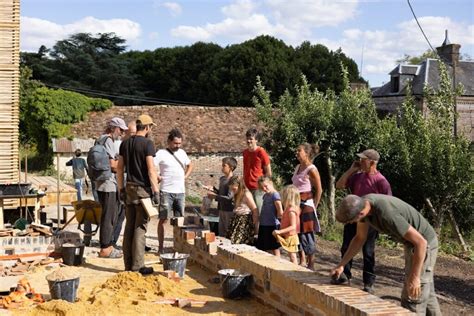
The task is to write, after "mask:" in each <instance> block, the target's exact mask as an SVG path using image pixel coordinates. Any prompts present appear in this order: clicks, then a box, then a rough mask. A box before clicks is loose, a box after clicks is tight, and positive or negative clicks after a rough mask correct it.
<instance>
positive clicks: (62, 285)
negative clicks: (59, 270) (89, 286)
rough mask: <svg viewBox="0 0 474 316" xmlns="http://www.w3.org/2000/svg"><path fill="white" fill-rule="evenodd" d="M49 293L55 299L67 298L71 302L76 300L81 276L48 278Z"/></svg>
mask: <svg viewBox="0 0 474 316" xmlns="http://www.w3.org/2000/svg"><path fill="white" fill-rule="evenodd" d="M48 285H49V293H50V294H51V299H53V300H65V301H68V302H71V303H74V302H75V301H76V295H77V289H78V288H79V278H75V279H70V280H63V281H50V280H48Z"/></svg>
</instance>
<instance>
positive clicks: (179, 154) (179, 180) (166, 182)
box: [154, 148, 191, 193]
mask: <svg viewBox="0 0 474 316" xmlns="http://www.w3.org/2000/svg"><path fill="white" fill-rule="evenodd" d="M173 153H174V156H175V157H176V158H178V160H179V161H181V163H182V164H183V166H184V168H186V167H187V166H188V165H189V164H190V162H191V160H189V157H188V155H187V154H186V152H185V151H184V150H182V149H181V148H180V149H178V151H175V152H173ZM154 161H155V166H156V168H157V170H159V171H160V176H161V182H160V190H161V191H163V192H167V193H184V192H185V184H184V169H183V167H181V165H180V164H179V162H177V161H176V159H175V158H174V157H173V156H172V155H171V153H170V152H169V151H168V150H166V149H160V150H158V151H157V152H156V155H155V158H154Z"/></svg>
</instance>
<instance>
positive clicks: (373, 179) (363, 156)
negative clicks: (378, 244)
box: [336, 149, 392, 293]
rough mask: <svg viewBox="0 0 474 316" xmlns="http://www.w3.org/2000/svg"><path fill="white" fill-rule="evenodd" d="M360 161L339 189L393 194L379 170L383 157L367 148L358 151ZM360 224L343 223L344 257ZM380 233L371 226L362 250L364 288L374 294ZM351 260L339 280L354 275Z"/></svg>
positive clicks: (359, 193) (341, 179)
mask: <svg viewBox="0 0 474 316" xmlns="http://www.w3.org/2000/svg"><path fill="white" fill-rule="evenodd" d="M357 156H358V157H359V160H358V161H354V162H353V163H352V165H351V167H350V168H349V169H348V170H347V171H346V172H345V173H344V174H343V175H342V176H341V178H340V179H339V180H338V181H337V183H336V188H337V189H346V188H348V189H349V190H350V192H351V193H352V194H355V195H357V196H363V195H366V194H369V193H378V194H386V195H392V189H391V188H390V184H389V183H388V181H387V179H385V177H384V176H383V175H382V174H381V173H380V172H379V171H378V170H377V163H378V161H379V160H380V155H379V153H378V152H377V151H376V150H374V149H367V150H364V151H363V152H361V153H359V154H357ZM356 231H357V225H356V224H346V225H344V235H343V241H342V246H341V256H344V254H345V253H346V251H347V248H348V247H349V244H350V242H351V240H352V239H353V238H354V236H355V235H356ZM377 237H378V232H377V231H376V230H375V229H373V228H369V231H368V235H367V240H366V242H365V243H364V246H363V248H362V253H363V258H364V259H363V260H364V266H363V274H362V278H363V281H364V288H363V289H364V291H366V292H369V293H373V292H374V288H373V286H374V282H375V269H374V268H375V241H376V240H377ZM351 268H352V260H350V261H349V262H347V264H346V265H345V266H344V275H343V276H342V277H341V278H340V279H339V282H341V283H344V282H346V281H348V282H350V280H351V278H352V273H351Z"/></svg>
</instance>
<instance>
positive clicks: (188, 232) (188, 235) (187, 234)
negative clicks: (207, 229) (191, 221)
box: [183, 230, 196, 240]
mask: <svg viewBox="0 0 474 316" xmlns="http://www.w3.org/2000/svg"><path fill="white" fill-rule="evenodd" d="M195 237H196V232H195V231H193V230H185V231H183V238H184V240H190V239H194V238H195Z"/></svg>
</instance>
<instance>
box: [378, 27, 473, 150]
mask: <svg viewBox="0 0 474 316" xmlns="http://www.w3.org/2000/svg"><path fill="white" fill-rule="evenodd" d="M460 48H461V45H459V44H451V43H450V42H449V40H448V35H447V32H446V38H445V40H444V42H443V44H442V45H441V46H440V47H438V48H437V49H436V50H437V52H438V55H439V57H440V59H441V60H442V61H443V62H444V63H445V64H446V66H447V68H448V73H449V75H450V77H451V78H452V80H453V83H454V84H455V85H457V84H459V83H460V84H462V85H463V87H464V92H463V94H462V95H461V96H459V97H457V98H456V111H457V113H458V118H457V121H456V124H454V122H453V125H454V130H455V133H457V134H464V135H465V136H466V137H467V138H468V139H470V140H471V142H473V141H474V129H473V127H474V61H463V60H460V59H459V55H460V54H459V53H460ZM389 75H390V82H387V83H386V84H384V85H383V86H381V87H377V88H373V89H372V97H373V100H374V102H375V105H376V107H377V111H378V112H379V113H381V114H383V115H386V114H390V113H395V112H396V111H397V110H398V107H399V106H400V105H401V104H402V102H403V101H404V99H405V97H406V95H407V87H408V83H410V82H411V87H412V95H413V96H414V98H415V101H416V104H417V106H418V108H419V109H420V110H421V111H423V113H425V114H426V113H427V106H426V101H425V100H424V97H423V87H424V86H425V85H429V86H431V87H433V88H434V89H437V88H438V87H439V82H440V78H439V66H438V60H437V59H432V58H427V59H425V60H424V61H423V62H421V63H420V64H418V65H410V64H399V65H397V66H396V67H395V68H394V69H393V70H392V71H391V72H390V73H389Z"/></svg>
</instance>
